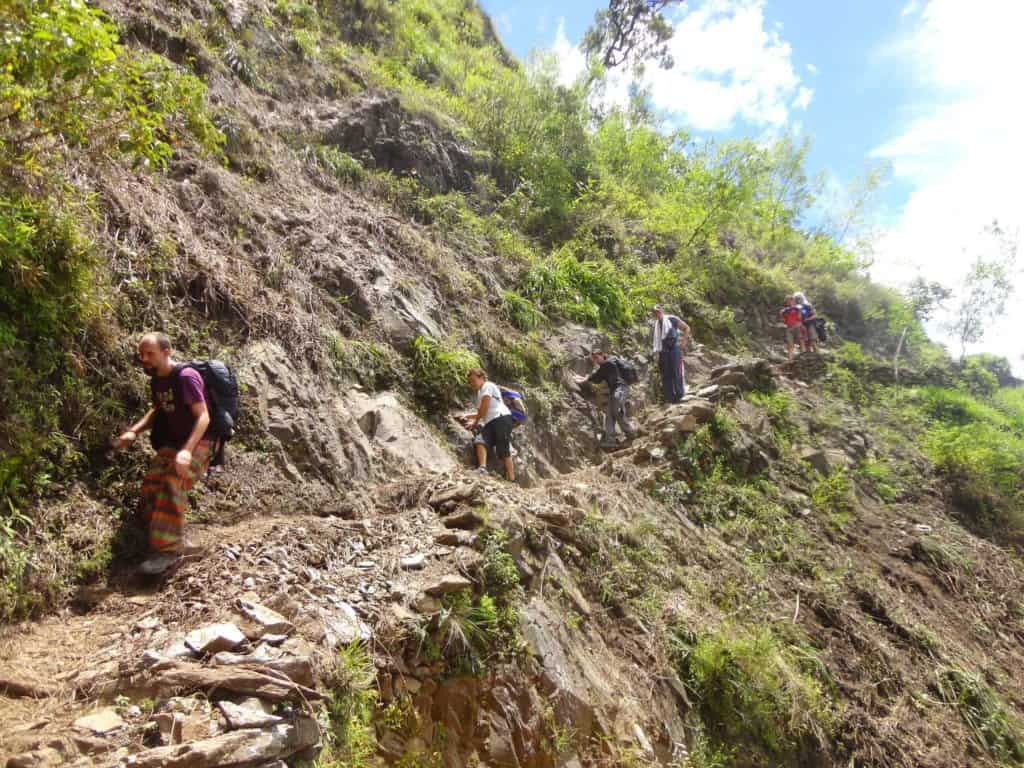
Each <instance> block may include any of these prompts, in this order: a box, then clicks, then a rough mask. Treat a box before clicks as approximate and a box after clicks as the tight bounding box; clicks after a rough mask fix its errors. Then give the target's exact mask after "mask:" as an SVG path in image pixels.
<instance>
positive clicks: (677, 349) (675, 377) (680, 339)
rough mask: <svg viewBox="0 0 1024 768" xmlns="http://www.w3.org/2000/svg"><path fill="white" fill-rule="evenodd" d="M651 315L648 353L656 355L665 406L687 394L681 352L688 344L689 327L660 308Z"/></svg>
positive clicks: (655, 309) (656, 308)
mask: <svg viewBox="0 0 1024 768" xmlns="http://www.w3.org/2000/svg"><path fill="white" fill-rule="evenodd" d="M651 314H652V315H653V317H654V322H653V323H652V324H651V351H652V352H654V353H655V354H656V355H657V356H658V371H659V373H660V374H661V391H662V394H663V395H664V397H665V402H666V403H678V402H679V401H680V400H682V399H683V396H684V395H685V394H686V377H685V375H684V372H683V350H684V349H686V347H687V345H688V344H689V342H690V326H688V325H687V324H686V323H684V322H683V321H682V319H681V318H679V317H676V316H675V315H669V314H666V313H665V310H664V309H662V308H661V307H655V308H654V309H653V310H652V312H651Z"/></svg>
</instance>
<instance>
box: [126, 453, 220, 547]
mask: <svg viewBox="0 0 1024 768" xmlns="http://www.w3.org/2000/svg"><path fill="white" fill-rule="evenodd" d="M176 455H177V451H176V450H175V449H174V448H161V449H160V451H159V452H158V453H157V455H156V456H155V457H154V459H153V463H152V464H151V465H150V471H149V473H147V475H146V479H145V481H144V482H143V497H144V498H145V497H147V496H149V495H150V494H151V498H152V506H151V508H150V510H149V548H150V550H151V551H152V552H154V553H160V552H167V553H176V552H181V551H182V549H183V548H184V544H185V540H184V538H185V510H186V509H187V507H188V492H189V491H190V490H192V486H193V485H195V482H196V480H198V479H199V478H200V477H202V475H203V474H204V473H205V472H206V469H207V467H208V466H209V463H210V445H209V443H205V442H203V443H200V444H199V445H197V446H196V449H195V451H193V452H192V463H191V464H190V465H189V468H188V472H186V474H185V476H184V477H182V476H181V475H179V474H178V472H177V470H176V468H175V456H176Z"/></svg>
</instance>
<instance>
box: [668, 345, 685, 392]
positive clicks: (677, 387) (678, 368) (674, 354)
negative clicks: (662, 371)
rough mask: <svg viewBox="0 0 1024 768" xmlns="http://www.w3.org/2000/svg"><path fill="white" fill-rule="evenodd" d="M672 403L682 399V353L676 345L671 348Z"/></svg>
mask: <svg viewBox="0 0 1024 768" xmlns="http://www.w3.org/2000/svg"><path fill="white" fill-rule="evenodd" d="M670 351H671V361H672V369H671V371H672V402H673V403H678V402H679V401H680V400H682V399H683V351H682V350H681V349H679V345H678V344H676V345H675V346H674V347H672V349H671V350H670Z"/></svg>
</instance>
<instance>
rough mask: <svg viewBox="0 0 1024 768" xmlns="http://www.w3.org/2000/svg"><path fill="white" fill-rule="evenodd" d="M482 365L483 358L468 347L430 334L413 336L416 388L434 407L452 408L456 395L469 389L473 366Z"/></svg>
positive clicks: (421, 396)
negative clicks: (464, 347) (435, 337)
mask: <svg viewBox="0 0 1024 768" xmlns="http://www.w3.org/2000/svg"><path fill="white" fill-rule="evenodd" d="M479 367H480V359H479V358H478V357H477V356H476V355H475V354H473V353H472V352H470V351H469V350H467V349H461V348H458V347H453V346H451V345H450V344H448V343H446V342H442V341H437V340H436V339H431V338H429V337H427V336H417V337H416V338H415V339H413V342H412V378H413V387H414V388H415V390H416V394H417V395H418V396H419V397H420V398H421V399H422V400H423V401H424V403H426V404H427V405H429V406H431V407H435V408H449V407H451V405H452V404H453V403H454V401H455V397H456V395H457V394H458V393H459V392H460V391H464V390H467V389H468V385H467V384H466V376H467V375H468V373H469V371H470V369H472V368H479Z"/></svg>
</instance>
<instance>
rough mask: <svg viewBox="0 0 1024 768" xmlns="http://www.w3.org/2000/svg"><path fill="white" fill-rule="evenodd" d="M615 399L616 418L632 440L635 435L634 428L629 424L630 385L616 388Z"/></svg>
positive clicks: (623, 431) (623, 432)
mask: <svg viewBox="0 0 1024 768" xmlns="http://www.w3.org/2000/svg"><path fill="white" fill-rule="evenodd" d="M614 400H615V402H616V405H617V407H616V409H615V418H616V421H618V423H619V428H620V429H621V430H622V434H624V435H625V436H626V437H627V438H628V439H629V440H632V439H633V437H634V436H635V432H634V431H633V428H632V427H631V426H629V413H628V405H629V387H628V386H622V387H619V388H618V389H616V390H615V395H614Z"/></svg>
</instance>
